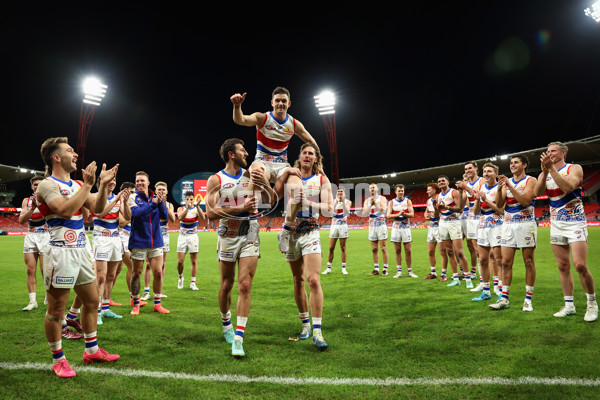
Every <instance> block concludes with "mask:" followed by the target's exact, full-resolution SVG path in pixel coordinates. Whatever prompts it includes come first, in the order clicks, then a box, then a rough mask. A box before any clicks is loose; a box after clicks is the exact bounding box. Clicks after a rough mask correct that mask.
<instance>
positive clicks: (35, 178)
mask: <svg viewBox="0 0 600 400" xmlns="http://www.w3.org/2000/svg"><path fill="white" fill-rule="evenodd" d="M41 180H44V177H43V176H41V175H34V176H32V177H31V179H30V180H29V183H31V184H32V185H33V182H36V181H41Z"/></svg>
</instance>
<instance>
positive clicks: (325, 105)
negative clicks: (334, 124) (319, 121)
mask: <svg viewBox="0 0 600 400" xmlns="http://www.w3.org/2000/svg"><path fill="white" fill-rule="evenodd" d="M315 105H316V106H317V110H319V115H326V114H335V95H334V94H333V92H330V91H324V92H321V94H319V95H317V96H315Z"/></svg>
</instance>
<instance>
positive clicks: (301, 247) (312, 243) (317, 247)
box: [285, 229, 321, 261]
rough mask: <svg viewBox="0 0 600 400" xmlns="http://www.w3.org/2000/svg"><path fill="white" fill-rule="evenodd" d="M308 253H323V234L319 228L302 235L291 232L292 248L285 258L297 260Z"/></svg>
mask: <svg viewBox="0 0 600 400" xmlns="http://www.w3.org/2000/svg"><path fill="white" fill-rule="evenodd" d="M307 254H321V236H320V235H319V230H318V229H315V230H312V231H310V232H308V233H305V234H301V235H298V234H295V233H292V234H290V249H289V251H288V252H287V253H286V254H285V259H286V260H287V261H296V260H299V259H300V258H301V257H302V256H305V255H307Z"/></svg>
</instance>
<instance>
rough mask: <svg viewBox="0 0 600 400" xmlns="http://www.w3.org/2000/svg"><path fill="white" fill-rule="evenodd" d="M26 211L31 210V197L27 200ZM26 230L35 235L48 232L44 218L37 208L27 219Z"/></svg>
mask: <svg viewBox="0 0 600 400" xmlns="http://www.w3.org/2000/svg"><path fill="white" fill-rule="evenodd" d="M27 209H28V210H29V209H31V197H30V198H29V199H28V200H27ZM27 230H28V232H36V233H42V232H48V225H47V224H46V219H45V218H44V216H43V215H42V213H41V212H40V209H39V208H38V207H36V208H35V209H34V210H33V213H32V214H31V217H29V222H28V227H27Z"/></svg>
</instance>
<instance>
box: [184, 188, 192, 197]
mask: <svg viewBox="0 0 600 400" xmlns="http://www.w3.org/2000/svg"><path fill="white" fill-rule="evenodd" d="M188 196H192V197H194V192H192V191H191V190H188V191H187V192H185V196H184V197H188Z"/></svg>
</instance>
